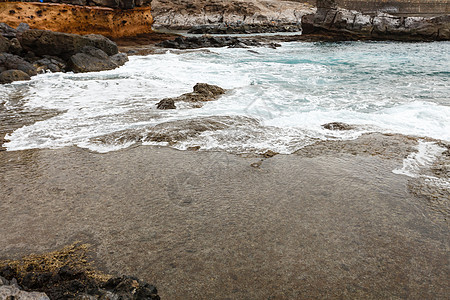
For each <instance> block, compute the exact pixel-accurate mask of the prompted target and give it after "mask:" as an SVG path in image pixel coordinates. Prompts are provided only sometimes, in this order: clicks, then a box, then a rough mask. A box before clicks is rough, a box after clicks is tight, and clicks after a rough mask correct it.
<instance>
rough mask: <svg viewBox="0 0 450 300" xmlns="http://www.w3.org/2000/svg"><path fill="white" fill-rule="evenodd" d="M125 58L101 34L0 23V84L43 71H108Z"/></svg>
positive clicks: (124, 60)
mask: <svg viewBox="0 0 450 300" xmlns="http://www.w3.org/2000/svg"><path fill="white" fill-rule="evenodd" d="M127 61H128V57H127V55H126V54H125V53H119V50H118V47H117V45H116V44H115V43H114V42H112V41H111V40H109V39H108V38H106V37H104V36H102V35H95V34H90V35H84V36H82V35H76V34H69V33H61V32H53V31H48V30H39V29H30V27H29V26H28V25H27V24H25V23H22V24H21V25H19V26H18V27H17V28H16V29H15V28H12V27H10V26H8V25H7V24H5V23H0V83H10V82H13V81H18V80H30V76H34V75H36V74H38V73H42V72H70V71H72V72H75V73H80V72H96V71H104V70H111V69H115V68H117V67H119V66H122V65H123V64H124V63H125V62H127Z"/></svg>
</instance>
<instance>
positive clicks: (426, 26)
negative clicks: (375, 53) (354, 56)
mask: <svg viewBox="0 0 450 300" xmlns="http://www.w3.org/2000/svg"><path fill="white" fill-rule="evenodd" d="M302 28H303V33H304V34H312V33H323V32H327V33H329V34H335V35H339V34H345V35H352V36H353V38H354V39H374V40H399V41H434V40H449V39H450V16H449V15H444V16H436V17H431V18H424V17H398V16H392V15H389V14H386V13H378V14H377V15H375V16H371V15H364V14H362V13H360V12H358V11H354V10H347V9H343V8H339V7H337V5H336V2H335V1H334V0H318V1H317V12H316V13H315V14H310V15H305V16H303V18H302Z"/></svg>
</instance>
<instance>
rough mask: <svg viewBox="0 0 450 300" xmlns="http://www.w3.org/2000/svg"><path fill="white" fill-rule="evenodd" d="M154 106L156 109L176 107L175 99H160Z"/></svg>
mask: <svg viewBox="0 0 450 300" xmlns="http://www.w3.org/2000/svg"><path fill="white" fill-rule="evenodd" d="M156 108H158V109H176V108H177V107H176V106H175V101H174V100H173V99H169V98H166V99H162V100H161V101H159V102H158V103H157V104H156Z"/></svg>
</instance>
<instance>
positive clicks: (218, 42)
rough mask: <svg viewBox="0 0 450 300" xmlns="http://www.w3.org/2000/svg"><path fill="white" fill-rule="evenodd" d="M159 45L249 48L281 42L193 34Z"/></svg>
mask: <svg viewBox="0 0 450 300" xmlns="http://www.w3.org/2000/svg"><path fill="white" fill-rule="evenodd" d="M156 46H158V47H164V48H173V49H197V48H210V47H211V48H219V47H230V48H247V47H270V48H277V47H279V46H280V44H277V43H273V42H263V41H258V40H256V39H250V38H238V37H230V36H224V37H217V36H191V37H177V38H175V39H174V40H166V41H163V42H161V43H158V44H156Z"/></svg>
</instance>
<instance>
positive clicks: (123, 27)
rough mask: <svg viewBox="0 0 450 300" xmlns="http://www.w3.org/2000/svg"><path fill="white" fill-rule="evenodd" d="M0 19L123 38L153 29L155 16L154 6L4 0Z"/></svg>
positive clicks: (42, 27)
mask: <svg viewBox="0 0 450 300" xmlns="http://www.w3.org/2000/svg"><path fill="white" fill-rule="evenodd" d="M0 22H3V23H6V24H8V25H10V26H12V27H14V28H15V27H17V26H18V25H19V24H20V23H27V24H28V25H30V27H31V28H33V29H46V30H52V31H59V32H66V33H77V34H90V33H95V34H102V35H104V36H107V37H110V38H122V37H131V36H135V35H138V34H145V33H150V32H152V27H151V25H152V23H153V17H152V15H151V8H150V6H145V7H136V8H133V9H128V10H123V9H119V8H116V9H112V8H108V7H98V6H78V5H70V4H56V3H35V2H33V3H31V2H0Z"/></svg>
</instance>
